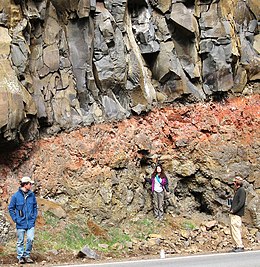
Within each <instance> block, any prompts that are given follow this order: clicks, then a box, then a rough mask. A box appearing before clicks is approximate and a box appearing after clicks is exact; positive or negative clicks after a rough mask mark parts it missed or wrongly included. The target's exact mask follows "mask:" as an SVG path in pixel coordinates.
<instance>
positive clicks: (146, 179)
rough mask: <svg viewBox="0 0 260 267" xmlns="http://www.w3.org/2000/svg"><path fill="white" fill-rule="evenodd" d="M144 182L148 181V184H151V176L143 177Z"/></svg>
mask: <svg viewBox="0 0 260 267" xmlns="http://www.w3.org/2000/svg"><path fill="white" fill-rule="evenodd" d="M144 180H145V182H146V183H149V184H152V179H151V178H146V177H145V178H144Z"/></svg>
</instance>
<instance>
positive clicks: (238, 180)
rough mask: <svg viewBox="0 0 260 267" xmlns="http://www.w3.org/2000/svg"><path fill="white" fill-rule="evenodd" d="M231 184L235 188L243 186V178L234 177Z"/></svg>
mask: <svg viewBox="0 0 260 267" xmlns="http://www.w3.org/2000/svg"><path fill="white" fill-rule="evenodd" d="M233 183H234V186H235V187H236V188H238V187H240V186H243V178H242V177H240V176H235V178H234V180H233Z"/></svg>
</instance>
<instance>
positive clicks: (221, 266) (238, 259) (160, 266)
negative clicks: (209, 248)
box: [56, 250, 260, 267]
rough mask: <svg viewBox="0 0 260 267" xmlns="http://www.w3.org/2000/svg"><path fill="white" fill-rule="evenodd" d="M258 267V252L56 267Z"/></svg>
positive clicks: (61, 266) (259, 259)
mask: <svg viewBox="0 0 260 267" xmlns="http://www.w3.org/2000/svg"><path fill="white" fill-rule="evenodd" d="M68 266H71V267H260V250H257V251H245V252H240V253H218V254H208V255H194V256H176V257H171V258H167V257H166V258H165V259H151V260H139V261H122V262H109V263H96V264H80V265H59V266H57V265H56V267H68Z"/></svg>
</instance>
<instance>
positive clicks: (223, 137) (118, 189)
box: [0, 95, 260, 227]
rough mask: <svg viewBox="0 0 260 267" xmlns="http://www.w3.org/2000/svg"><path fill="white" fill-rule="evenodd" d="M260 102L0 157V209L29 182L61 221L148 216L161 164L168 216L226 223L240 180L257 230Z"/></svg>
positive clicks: (51, 140) (81, 135)
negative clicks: (150, 180) (152, 180)
mask: <svg viewBox="0 0 260 267" xmlns="http://www.w3.org/2000/svg"><path fill="white" fill-rule="evenodd" d="M259 101H260V97H259V95H252V96H248V97H243V98H241V97H239V98H232V99H229V100H226V101H223V102H214V103H204V104H202V103H200V104H195V105H194V104H191V105H188V106H187V105H182V104H178V105H177V104H176V105H174V106H172V107H164V108H160V109H157V110H153V111H152V112H150V113H148V114H146V115H143V116H136V117H132V118H130V119H127V120H123V121H121V122H117V123H116V122H114V123H113V124H109V123H104V124H98V125H93V126H91V127H87V128H81V129H79V130H75V131H73V132H70V133H61V134H58V135H57V136H53V137H45V138H41V139H39V140H38V141H34V142H30V143H25V144H24V145H23V146H22V147H20V148H19V149H15V150H14V151H13V152H10V153H6V152H5V153H4V154H1V165H0V167H1V168H0V175H1V177H2V179H3V183H2V184H1V186H0V188H1V199H2V202H1V206H2V208H4V209H5V208H6V205H7V202H8V198H9V196H10V194H11V193H12V192H14V190H16V188H17V186H18V181H19V177H21V175H25V174H27V175H30V176H32V177H33V179H35V181H36V190H37V195H38V197H39V198H40V197H41V198H44V199H51V200H54V201H55V202H56V203H58V204H59V205H60V206H61V208H62V209H61V210H60V209H58V211H57V216H59V217H60V218H64V217H66V216H69V217H73V216H78V215H79V213H80V214H81V215H82V216H84V218H91V219H93V220H95V221H96V222H98V223H109V222H113V223H119V222H122V221H124V220H125V219H127V218H128V217H131V216H135V215H138V214H139V213H147V212H149V211H150V210H151V199H150V191H149V188H147V185H144V184H143V181H144V179H143V178H144V177H147V176H149V175H150V174H151V172H152V170H153V168H154V165H155V163H156V162H158V161H159V162H161V163H163V165H164V167H165V169H166V171H167V173H168V176H169V179H170V183H171V197H170V199H169V201H168V202H169V203H168V210H169V212H172V213H176V212H177V213H184V214H192V212H193V211H194V210H196V211H199V212H202V213H206V214H210V215H214V216H216V218H218V219H219V220H224V219H225V216H224V215H225V214H226V212H227V211H228V207H227V201H226V199H227V198H228V196H230V195H232V193H233V192H232V188H231V186H232V178H233V177H234V175H236V174H239V175H241V176H242V177H243V178H244V179H245V180H246V187H247V190H248V202H247V203H248V211H249V213H248V216H247V219H246V221H247V222H248V223H249V224H251V225H255V227H259V226H260V224H259V223H260V217H259V215H260V213H259V186H260V184H259V156H258V155H259V148H260V147H259V136H260V133H259V131H260V127H259V122H260V121H259V119H260V115H259V111H260V110H259V107H260V106H259ZM42 205H43V207H44V206H46V205H47V206H48V204H46V203H45V202H44V201H43V200H42Z"/></svg>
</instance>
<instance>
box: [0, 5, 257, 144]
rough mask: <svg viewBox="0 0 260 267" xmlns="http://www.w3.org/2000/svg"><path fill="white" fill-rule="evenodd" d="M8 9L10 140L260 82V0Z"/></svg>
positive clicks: (4, 87) (3, 89)
mask: <svg viewBox="0 0 260 267" xmlns="http://www.w3.org/2000/svg"><path fill="white" fill-rule="evenodd" d="M0 4H1V10H0V33H1V40H0V50H1V51H0V52H1V58H0V63H1V64H0V94H1V97H0V114H1V116H0V131H1V138H0V142H1V143H2V144H3V143H6V142H7V143H8V142H10V141H11V142H20V141H21V140H24V139H34V138H35V137H37V136H38V134H39V132H41V131H45V132H47V133H49V134H53V133H57V132H59V131H61V130H71V129H74V128H77V127H79V126H84V125H91V124H92V123H96V122H102V121H106V120H115V119H123V118H127V117H129V116H131V114H141V113H142V112H145V111H148V110H150V109H151V108H152V107H153V106H154V105H156V104H157V103H159V104H160V103H169V102H173V101H175V100H176V99H180V98H183V99H189V101H200V100H201V101H204V100H208V99H211V97H212V96H215V95H216V94H220V95H221V96H223V94H227V93H244V92H245V90H244V89H245V88H246V85H247V84H248V83H250V82H257V81H258V80H259V66H260V65H259V26H258V21H259V5H258V3H257V1H252V0H251V1H249V0H248V1H242V0H235V1H228V2H226V1H148V0H142V1H126V0H121V1H119V0H112V1H107V0H104V1H95V0H91V1H84V0H73V1H72V0H70V1H57V0H39V1H31V0H21V1H19V0H15V1H14V0H7V1H1V2H0Z"/></svg>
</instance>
